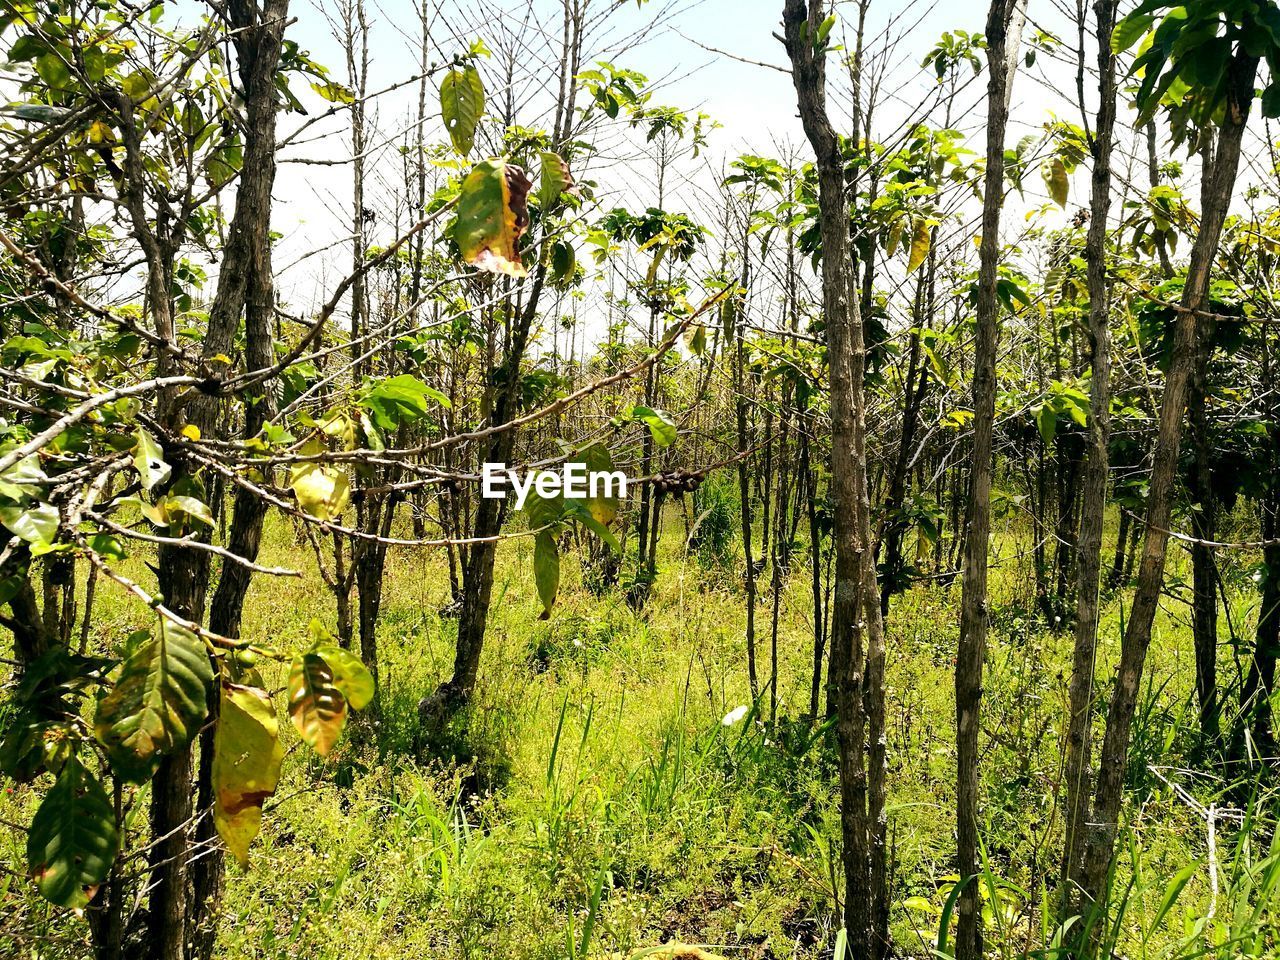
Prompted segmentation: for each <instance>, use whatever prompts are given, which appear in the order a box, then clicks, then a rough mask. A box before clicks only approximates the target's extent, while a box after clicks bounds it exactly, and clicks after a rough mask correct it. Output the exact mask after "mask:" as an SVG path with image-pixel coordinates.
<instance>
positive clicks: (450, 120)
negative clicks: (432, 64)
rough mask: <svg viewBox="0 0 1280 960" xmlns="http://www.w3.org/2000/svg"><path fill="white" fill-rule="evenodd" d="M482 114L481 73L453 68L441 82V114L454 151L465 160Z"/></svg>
mask: <svg viewBox="0 0 1280 960" xmlns="http://www.w3.org/2000/svg"><path fill="white" fill-rule="evenodd" d="M483 113H484V84H483V83H481V82H480V71H478V70H477V69H476V68H475V67H473V66H472V65H471V64H467V65H466V66H465V67H463V68H462V69H460V70H459V69H457V68H456V67H455V68H454V69H452V70H450V71H449V72H448V73H446V74H445V75H444V79H443V80H442V81H441V82H440V114H441V116H442V117H443V118H444V126H445V129H446V130H447V131H448V132H449V139H450V140H452V141H453V149H455V150H457V151H458V153H460V154H462V155H463V156H464V157H465V156H467V155H468V154H469V153H471V148H472V147H473V146H474V145H475V141H476V126H477V125H478V124H479V123H480V115H481V114H483Z"/></svg>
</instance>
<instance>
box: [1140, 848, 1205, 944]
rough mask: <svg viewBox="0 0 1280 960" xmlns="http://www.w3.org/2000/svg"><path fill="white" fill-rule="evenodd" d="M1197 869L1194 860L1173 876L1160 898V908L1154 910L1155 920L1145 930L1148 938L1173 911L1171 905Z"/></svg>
mask: <svg viewBox="0 0 1280 960" xmlns="http://www.w3.org/2000/svg"><path fill="white" fill-rule="evenodd" d="M1199 868H1200V861H1199V860H1196V861H1195V862H1194V863H1188V864H1187V865H1186V866H1185V867H1183V868H1182V869H1181V870H1179V871H1178V872H1177V873H1175V874H1174V875H1173V879H1172V880H1170V881H1169V885H1168V886H1167V887H1166V888H1165V891H1164V896H1163V897H1161V898H1160V906H1159V907H1158V908H1157V910H1156V916H1155V919H1154V920H1153V921H1152V922H1151V926H1150V927H1148V928H1147V936H1148V937H1150V935H1151V934H1152V933H1154V932H1155V931H1156V930H1158V929H1159V928H1160V924H1161V923H1163V922H1164V918H1165V917H1166V916H1168V914H1169V911H1170V910H1172V909H1173V905H1174V904H1175V903H1176V902H1177V900H1178V897H1179V896H1180V895H1181V894H1182V891H1183V888H1184V887H1186V885H1187V883H1188V882H1189V881H1190V880H1191V878H1192V876H1194V875H1195V872H1196V870H1198V869H1199Z"/></svg>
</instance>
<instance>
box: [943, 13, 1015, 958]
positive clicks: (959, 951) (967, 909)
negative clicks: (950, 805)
mask: <svg viewBox="0 0 1280 960" xmlns="http://www.w3.org/2000/svg"><path fill="white" fill-rule="evenodd" d="M1023 9H1025V0H1023V5H1021V6H1020V5H1019V2H1018V0H992V4H991V9H990V11H989V13H988V16H987V28H986V36H987V69H988V78H989V79H988V81H987V167H986V178H985V183H984V188H983V189H984V196H983V203H982V237H981V245H980V247H979V251H978V257H979V266H978V303H977V329H976V335H975V338H974V348H973V452H972V455H971V458H970V462H971V463H972V469H971V472H970V475H969V505H968V510H967V511H966V513H967V516H966V520H965V532H964V537H965V549H964V580H963V583H962V592H961V597H960V643H959V647H958V649H957V652H956V854H957V861H958V863H957V868H958V872H959V874H960V879H961V882H962V883H964V889H963V890H962V891H961V893H960V897H959V901H958V907H959V911H958V921H959V923H958V927H957V931H956V957H957V960H978V958H980V957H981V956H982V924H981V919H982V918H981V913H980V905H981V899H980V897H979V895H978V880H977V873H978V728H979V723H980V718H979V711H980V709H981V701H982V661H983V659H984V657H985V656H986V647H987V564H988V552H989V544H988V541H989V539H990V536H991V471H992V445H993V433H994V426H995V412H996V350H997V340H998V337H999V328H1000V302H999V300H998V299H997V297H996V280H997V267H998V266H999V259H1000V210H1001V207H1002V206H1003V205H1004V134H1005V126H1006V124H1007V121H1008V117H1009V93H1010V89H1011V86H1012V80H1013V62H1012V57H1010V56H1009V55H1008V54H1009V51H1010V49H1012V50H1014V51H1015V55H1016V50H1017V45H1018V40H1017V38H1018V36H1019V35H1020V33H1021V26H1022V18H1021V16H1020V15H1019V14H1020V11H1021V10H1023ZM1011 31H1012V33H1011Z"/></svg>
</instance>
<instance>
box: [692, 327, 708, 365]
mask: <svg viewBox="0 0 1280 960" xmlns="http://www.w3.org/2000/svg"><path fill="white" fill-rule="evenodd" d="M689 352H690V353H692V354H693V355H694V356H695V357H700V356H702V355H703V354H704V353H706V352H707V328H706V327H705V326H703V325H702V324H700V323H695V324H694V327H693V333H692V334H690V336H689Z"/></svg>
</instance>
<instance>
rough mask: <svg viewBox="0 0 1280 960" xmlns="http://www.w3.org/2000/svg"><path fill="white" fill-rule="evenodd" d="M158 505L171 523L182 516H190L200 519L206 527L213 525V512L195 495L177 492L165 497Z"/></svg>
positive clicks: (193, 518)
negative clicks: (189, 495)
mask: <svg viewBox="0 0 1280 960" xmlns="http://www.w3.org/2000/svg"><path fill="white" fill-rule="evenodd" d="M156 506H157V507H159V508H160V509H161V510H163V511H164V513H165V514H166V515H167V516H168V517H169V518H170V519H169V522H170V523H173V522H174V521H175V520H179V519H181V518H182V517H190V518H191V519H192V520H199V521H200V522H201V523H203V524H204V525H205V526H206V527H212V526H213V514H212V513H211V512H210V511H209V508H208V507H207V506H206V505H205V504H204V502H203V501H200V500H197V499H196V498H195V497H188V496H183V495H176V494H175V495H173V496H168V497H163V498H162V499H161V500H160V502H159V503H157V504H156Z"/></svg>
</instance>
